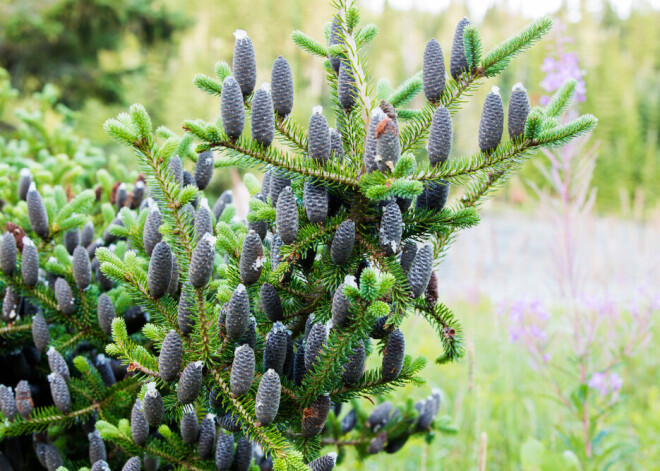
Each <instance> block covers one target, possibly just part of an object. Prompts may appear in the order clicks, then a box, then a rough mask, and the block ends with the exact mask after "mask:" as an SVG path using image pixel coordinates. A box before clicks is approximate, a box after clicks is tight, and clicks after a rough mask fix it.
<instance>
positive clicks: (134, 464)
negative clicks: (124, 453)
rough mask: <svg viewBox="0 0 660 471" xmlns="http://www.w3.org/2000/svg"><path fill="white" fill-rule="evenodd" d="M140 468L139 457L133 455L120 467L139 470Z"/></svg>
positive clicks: (125, 470) (126, 470) (123, 470)
mask: <svg viewBox="0 0 660 471" xmlns="http://www.w3.org/2000/svg"><path fill="white" fill-rule="evenodd" d="M141 469H142V463H141V462H140V458H138V457H137V456H134V457H132V458H130V459H129V460H128V461H126V463H125V464H124V467H123V468H121V471H140V470H141Z"/></svg>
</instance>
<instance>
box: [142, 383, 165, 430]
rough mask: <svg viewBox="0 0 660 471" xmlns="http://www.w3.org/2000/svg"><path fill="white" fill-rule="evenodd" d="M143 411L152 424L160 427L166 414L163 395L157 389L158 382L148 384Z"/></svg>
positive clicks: (148, 421)
mask: <svg viewBox="0 0 660 471" xmlns="http://www.w3.org/2000/svg"><path fill="white" fill-rule="evenodd" d="M142 413H143V414H144V418H145V420H146V421H147V423H148V424H149V425H151V426H154V427H158V426H159V425H160V424H161V423H162V422H163V417H164V416H165V408H164V406H163V396H161V395H160V391H158V389H156V383H149V384H147V392H146V393H144V399H143V400H142Z"/></svg>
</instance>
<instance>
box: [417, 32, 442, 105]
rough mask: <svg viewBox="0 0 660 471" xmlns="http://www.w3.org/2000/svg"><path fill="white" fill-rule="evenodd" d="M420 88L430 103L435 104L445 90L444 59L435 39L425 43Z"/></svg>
mask: <svg viewBox="0 0 660 471" xmlns="http://www.w3.org/2000/svg"><path fill="white" fill-rule="evenodd" d="M422 86H423V87H424V95H426V99H427V100H428V101H430V102H431V103H437V102H438V101H440V98H441V97H442V92H444V90H445V57H444V56H443V54H442V48H441V47H440V44H439V43H438V41H436V40H435V39H431V40H430V41H429V42H427V43H426V47H425V48H424V60H423V63H422Z"/></svg>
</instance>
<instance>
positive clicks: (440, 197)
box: [417, 182, 449, 211]
mask: <svg viewBox="0 0 660 471" xmlns="http://www.w3.org/2000/svg"><path fill="white" fill-rule="evenodd" d="M448 196H449V183H447V182H445V183H440V182H428V183H427V184H426V186H425V187H424V191H422V194H421V195H419V196H418V197H417V208H419V209H432V210H435V211H440V210H442V209H443V208H444V207H445V204H446V203H447V197H448Z"/></svg>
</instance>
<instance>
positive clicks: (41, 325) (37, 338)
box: [32, 312, 50, 353]
mask: <svg viewBox="0 0 660 471" xmlns="http://www.w3.org/2000/svg"><path fill="white" fill-rule="evenodd" d="M32 340H34V346H35V347H37V350H39V351H40V352H42V353H43V352H45V351H46V348H47V347H48V344H49V343H50V332H49V331H48V324H47V323H46V319H44V316H43V315H42V314H41V313H40V312H38V313H36V314H35V315H34V316H33V317H32Z"/></svg>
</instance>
